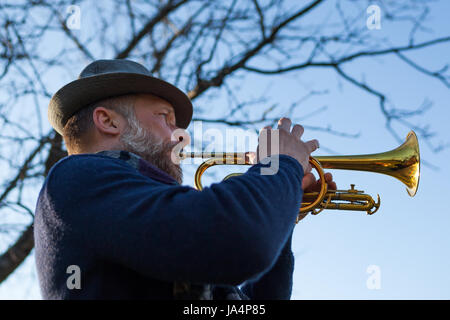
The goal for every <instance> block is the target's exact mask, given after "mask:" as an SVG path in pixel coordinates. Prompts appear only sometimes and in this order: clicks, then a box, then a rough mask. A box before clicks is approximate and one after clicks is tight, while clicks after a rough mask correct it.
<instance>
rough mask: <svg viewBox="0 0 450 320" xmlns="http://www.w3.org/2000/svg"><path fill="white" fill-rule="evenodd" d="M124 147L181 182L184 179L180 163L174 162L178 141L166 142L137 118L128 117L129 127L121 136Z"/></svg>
mask: <svg viewBox="0 0 450 320" xmlns="http://www.w3.org/2000/svg"><path fill="white" fill-rule="evenodd" d="M120 142H121V143H122V148H123V150H125V151H129V152H132V153H135V154H137V155H138V156H140V157H142V158H143V159H144V160H146V161H148V162H150V163H151V164H153V165H154V166H156V167H158V168H159V169H161V170H163V171H164V172H166V173H168V174H169V175H170V176H171V177H173V178H174V179H175V180H176V181H177V182H178V183H179V184H181V183H182V181H183V171H182V169H181V167H180V165H177V164H175V163H173V162H172V159H171V152H172V149H173V147H174V146H175V145H176V144H177V142H164V141H161V139H158V138H157V137H156V136H155V135H153V134H152V133H151V132H150V131H147V130H145V129H144V128H142V126H141V125H140V123H139V121H138V120H137V119H133V117H131V119H128V127H127V129H126V130H125V132H124V133H123V134H122V136H121V137H120Z"/></svg>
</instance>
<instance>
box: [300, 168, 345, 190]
mask: <svg viewBox="0 0 450 320" xmlns="http://www.w3.org/2000/svg"><path fill="white" fill-rule="evenodd" d="M324 176H325V181H326V183H327V185H328V190H336V189H337V186H336V182H334V181H333V176H332V174H331V173H329V172H327V173H325V175H324ZM321 185H322V182H321V180H320V179H319V180H316V177H315V176H314V175H313V174H312V173H311V172H309V173H307V174H305V176H304V177H303V180H302V189H303V191H304V192H305V193H307V192H319V191H320V186H321Z"/></svg>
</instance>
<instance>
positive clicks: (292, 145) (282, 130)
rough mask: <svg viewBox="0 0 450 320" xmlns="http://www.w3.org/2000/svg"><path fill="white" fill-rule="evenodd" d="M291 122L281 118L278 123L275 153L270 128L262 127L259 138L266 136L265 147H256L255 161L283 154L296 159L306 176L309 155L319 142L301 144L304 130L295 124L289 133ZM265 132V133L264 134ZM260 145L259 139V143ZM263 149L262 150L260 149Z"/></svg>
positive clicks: (309, 166)
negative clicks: (263, 157)
mask: <svg viewBox="0 0 450 320" xmlns="http://www.w3.org/2000/svg"><path fill="white" fill-rule="evenodd" d="M291 124H292V122H291V120H290V119H288V118H281V119H280V120H279V121H278V129H277V130H276V131H278V134H279V140H278V152H276V150H274V149H276V148H274V147H273V146H271V144H270V142H271V137H270V135H271V134H272V131H275V130H273V129H272V128H271V127H270V126H267V127H264V129H263V130H261V133H260V138H261V135H262V134H267V136H266V137H267V145H260V144H259V145H258V148H257V151H256V155H257V157H258V159H257V161H258V162H259V161H260V160H261V159H260V157H262V156H271V155H275V154H277V153H278V154H285V155H288V156H291V157H293V158H294V159H297V161H298V162H299V163H300V164H301V166H302V167H303V172H304V174H305V176H306V174H307V173H309V172H311V165H310V164H309V157H310V154H311V153H312V152H313V151H315V150H316V149H317V148H318V147H319V141H317V140H316V139H314V140H310V141H307V142H303V141H302V140H301V137H302V135H303V132H304V128H303V127H302V126H301V125H299V124H296V125H294V126H293V127H292V131H291ZM264 131H265V132H264ZM259 143H261V139H260V142H259ZM262 148H264V149H262Z"/></svg>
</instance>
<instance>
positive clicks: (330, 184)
mask: <svg viewBox="0 0 450 320" xmlns="http://www.w3.org/2000/svg"><path fill="white" fill-rule="evenodd" d="M328 189H330V190H337V185H336V182H334V181H331V182H330V183H328Z"/></svg>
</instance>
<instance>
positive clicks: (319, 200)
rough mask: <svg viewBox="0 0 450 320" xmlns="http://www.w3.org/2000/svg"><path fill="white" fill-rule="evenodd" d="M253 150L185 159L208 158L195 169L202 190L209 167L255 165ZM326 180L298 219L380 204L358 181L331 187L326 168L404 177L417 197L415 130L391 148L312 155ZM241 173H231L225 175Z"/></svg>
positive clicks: (372, 208) (198, 154)
mask: <svg viewBox="0 0 450 320" xmlns="http://www.w3.org/2000/svg"><path fill="white" fill-rule="evenodd" d="M250 155H251V153H250V152H212V153H204V152H182V153H181V154H180V158H181V159H186V158H204V159H207V160H205V161H204V162H203V163H202V164H200V166H199V167H198V168H197V171H196V173H195V186H196V188H197V189H198V190H202V188H203V186H202V183H201V177H202V175H203V174H204V173H205V171H206V170H207V169H208V168H210V167H212V166H215V165H230V164H231V165H251V164H252V162H251V159H250ZM310 163H311V166H312V167H314V168H315V169H316V170H317V172H318V174H319V177H320V179H321V181H322V184H321V189H320V191H319V192H313V193H305V194H304V195H303V202H302V204H301V206H300V209H299V215H298V218H297V222H298V221H299V220H301V219H302V218H303V217H304V216H305V215H306V214H307V213H308V212H311V213H312V214H318V213H319V212H321V211H322V210H324V209H331V210H351V211H366V212H367V213H368V214H373V213H375V212H376V211H377V210H378V209H379V207H380V196H378V201H376V202H375V201H374V200H373V198H372V197H371V196H370V195H367V194H364V193H363V191H360V190H356V189H355V188H354V185H351V189H348V190H327V184H326V182H325V179H324V171H323V168H325V169H341V170H356V171H369V172H375V173H381V174H385V175H389V176H392V177H394V178H396V179H398V180H400V181H401V182H402V183H403V184H404V185H405V186H406V190H407V192H408V194H409V195H410V196H411V197H413V196H414V195H415V194H416V193H417V189H418V187H419V178H420V151H419V143H418V140H417V136H416V134H415V133H414V131H411V132H409V133H408V135H407V137H406V141H405V142H404V143H403V144H402V145H400V146H399V147H398V148H396V149H393V150H391V151H388V152H383V153H374V154H367V155H346V156H318V157H311V158H310ZM235 175H240V174H238V173H235V174H231V175H228V176H227V177H226V178H225V179H227V178H229V177H231V176H235Z"/></svg>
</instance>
